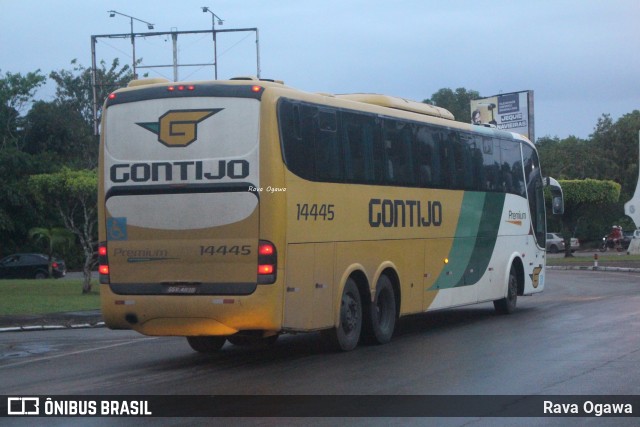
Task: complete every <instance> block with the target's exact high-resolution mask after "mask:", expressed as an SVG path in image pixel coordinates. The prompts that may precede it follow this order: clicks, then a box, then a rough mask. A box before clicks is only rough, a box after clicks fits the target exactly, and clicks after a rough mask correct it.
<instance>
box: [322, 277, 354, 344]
mask: <svg viewBox="0 0 640 427" xmlns="http://www.w3.org/2000/svg"><path fill="white" fill-rule="evenodd" d="M361 330H362V302H361V299H360V292H358V286H356V283H355V282H354V281H353V279H351V278H349V279H348V280H347V283H346V284H345V286H344V290H343V291H342V299H341V301H340V324H339V325H338V327H337V328H334V329H330V330H328V331H326V332H324V335H325V338H326V339H327V341H329V344H330V345H331V346H332V347H334V348H336V349H338V350H342V351H350V350H353V349H354V348H356V346H357V345H358V341H359V340H360V331H361Z"/></svg>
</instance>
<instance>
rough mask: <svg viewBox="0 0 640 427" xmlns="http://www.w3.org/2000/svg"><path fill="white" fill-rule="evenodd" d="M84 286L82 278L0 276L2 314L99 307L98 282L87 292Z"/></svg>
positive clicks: (0, 312)
mask: <svg viewBox="0 0 640 427" xmlns="http://www.w3.org/2000/svg"><path fill="white" fill-rule="evenodd" d="M94 282H95V283H94V284H96V285H97V281H96V280H95V279H94ZM81 287H82V279H44V280H35V279H34V280H0V295H2V298H0V316H6V315H14V314H21V315H23V314H46V313H61V312H66V311H85V310H96V309H99V308H100V295H99V292H98V291H97V289H98V286H96V287H95V289H96V291H92V292H89V293H87V294H82V293H81V292H80V291H79V290H80V288H81Z"/></svg>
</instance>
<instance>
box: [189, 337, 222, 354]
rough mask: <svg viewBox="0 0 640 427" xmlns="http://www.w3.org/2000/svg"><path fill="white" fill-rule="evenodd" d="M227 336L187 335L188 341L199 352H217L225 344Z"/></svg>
mask: <svg viewBox="0 0 640 427" xmlns="http://www.w3.org/2000/svg"><path fill="white" fill-rule="evenodd" d="M226 340H227V338H226V337H218V336H212V337H206V336H205V337H187V342H188V343H189V345H190V346H191V348H192V349H194V350H195V351H197V352H198V353H206V354H211V353H216V352H217V351H219V350H220V349H221V348H222V346H223V345H224V343H225V341H226Z"/></svg>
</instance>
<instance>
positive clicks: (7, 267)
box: [0, 254, 67, 279]
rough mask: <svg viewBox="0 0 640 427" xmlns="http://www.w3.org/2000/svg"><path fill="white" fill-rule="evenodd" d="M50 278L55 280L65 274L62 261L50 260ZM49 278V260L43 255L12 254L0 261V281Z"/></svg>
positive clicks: (65, 270)
mask: <svg viewBox="0 0 640 427" xmlns="http://www.w3.org/2000/svg"><path fill="white" fill-rule="evenodd" d="M51 262H52V264H51V267H52V268H51V272H52V276H53V277H54V278H56V279H58V278H60V277H64V276H65V275H66V274H67V268H66V266H65V265H64V261H63V260H61V259H56V258H53V259H52V260H51ZM47 277H49V259H48V257H47V256H46V255H43V254H13V255H9V256H8V257H5V258H3V259H2V260H0V279H46V278H47Z"/></svg>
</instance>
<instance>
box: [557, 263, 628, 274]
mask: <svg viewBox="0 0 640 427" xmlns="http://www.w3.org/2000/svg"><path fill="white" fill-rule="evenodd" d="M546 268H547V270H579V271H617V272H622V273H640V268H631V267H593V266H584V265H578V266H567V265H548V266H547V267H546Z"/></svg>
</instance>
